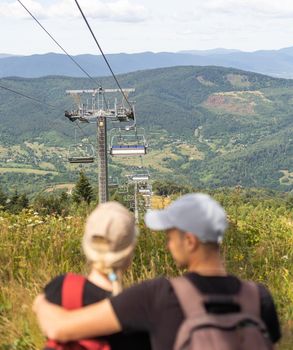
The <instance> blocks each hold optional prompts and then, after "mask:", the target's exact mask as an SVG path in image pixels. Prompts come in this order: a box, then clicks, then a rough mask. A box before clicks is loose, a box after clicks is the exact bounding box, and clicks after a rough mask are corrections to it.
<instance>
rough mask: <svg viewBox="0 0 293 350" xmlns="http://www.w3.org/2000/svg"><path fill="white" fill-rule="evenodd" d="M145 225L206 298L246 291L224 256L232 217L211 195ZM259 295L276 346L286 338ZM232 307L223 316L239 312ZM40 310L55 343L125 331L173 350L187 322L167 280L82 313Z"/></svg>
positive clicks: (267, 300) (41, 303) (178, 204)
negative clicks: (161, 233)
mask: <svg viewBox="0 0 293 350" xmlns="http://www.w3.org/2000/svg"><path fill="white" fill-rule="evenodd" d="M145 222H146V225H147V226H148V227H149V228H151V229H153V230H166V233H167V246H168V249H169V251H170V252H171V254H172V257H173V258H174V260H175V262H176V263H177V265H178V266H180V267H183V268H187V271H188V272H187V273H186V274H185V276H186V278H188V280H189V281H191V283H193V284H194V285H195V286H196V287H197V288H198V289H199V290H200V291H201V293H203V294H209V295H210V294H216V295H219V294H220V295H224V296H227V295H228V296H229V295H234V294H237V293H238V292H239V291H240V289H241V281H240V280H239V279H238V278H237V277H235V276H231V275H228V274H227V272H226V270H225V266H224V264H223V262H222V258H221V255H220V249H219V244H220V242H221V241H222V239H223V235H224V232H225V230H226V228H227V219H226V214H225V211H224V209H223V208H222V207H221V206H220V205H219V204H218V203H217V202H216V201H214V200H213V199H212V198H211V197H210V196H208V195H205V194H200V193H197V194H188V195H185V196H183V197H181V198H180V199H178V200H176V201H174V202H173V203H172V204H171V205H170V206H169V207H167V208H166V209H164V210H152V211H149V212H148V213H147V214H146V217H145ZM258 290H259V295H260V305H261V310H260V314H261V318H262V320H263V322H264V323H265V324H266V326H267V329H268V332H269V335H270V338H271V340H272V342H274V343H275V342H277V341H278V340H279V339H280V337H281V335H280V327H279V321H278V317H277V314H276V310H275V307H274V303H273V300H272V297H271V295H270V293H269V292H268V290H267V289H266V288H265V287H264V286H262V285H259V286H258ZM191 302H192V301H191ZM227 307H228V310H220V312H222V311H223V312H235V310H229V305H228V306H227ZM34 308H35V311H36V313H37V316H38V319H39V323H40V326H41V328H42V330H43V331H44V333H45V334H46V335H47V336H48V337H50V338H52V339H57V340H60V341H68V340H76V339H79V338H84V337H89V336H97V335H107V334H111V333H115V332H119V331H121V330H135V331H141V330H144V331H147V332H148V333H149V334H150V336H151V342H152V348H153V349H154V350H169V349H170V350H171V349H172V348H173V346H174V342H175V338H176V334H177V331H178V329H179V327H180V325H181V323H182V321H183V320H184V315H183V311H182V310H181V307H180V305H179V301H178V299H177V297H176V296H175V292H174V290H173V288H172V287H171V284H170V282H169V281H168V279H166V278H163V277H161V278H157V279H154V280H150V281H146V282H143V283H141V284H138V285H136V286H133V287H131V288H129V289H128V290H125V291H124V292H122V293H121V294H120V295H118V296H115V297H113V298H111V299H108V300H105V301H102V302H100V303H97V304H95V305H93V306H89V307H85V308H83V309H81V310H77V311H66V310H63V309H61V308H60V307H57V306H55V305H51V304H50V303H48V302H47V301H45V299H44V297H43V296H39V297H38V298H37V299H36V301H35V306H34ZM236 311H237V310H236ZM210 312H219V310H210Z"/></svg>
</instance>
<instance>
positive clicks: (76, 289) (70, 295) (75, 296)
mask: <svg viewBox="0 0 293 350" xmlns="http://www.w3.org/2000/svg"><path fill="white" fill-rule="evenodd" d="M85 282H86V279H85V277H84V276H82V275H76V274H73V273H68V274H67V275H66V276H65V278H64V281H63V285H62V294H61V301H62V306H63V307H64V308H65V309H68V310H73V309H78V308H80V307H82V306H83V300H82V299H83V290H84V285H85Z"/></svg>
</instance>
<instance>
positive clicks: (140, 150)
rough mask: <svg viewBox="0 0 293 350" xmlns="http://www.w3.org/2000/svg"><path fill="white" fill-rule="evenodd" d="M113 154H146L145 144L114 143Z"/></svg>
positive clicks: (111, 152)
mask: <svg viewBox="0 0 293 350" xmlns="http://www.w3.org/2000/svg"><path fill="white" fill-rule="evenodd" d="M110 154H111V155H112V156H141V155H145V154H146V146H145V145H112V147H111V149H110Z"/></svg>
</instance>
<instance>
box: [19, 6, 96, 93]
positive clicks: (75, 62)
mask: <svg viewBox="0 0 293 350" xmlns="http://www.w3.org/2000/svg"><path fill="white" fill-rule="evenodd" d="M17 1H18V2H19V3H20V5H21V6H22V7H23V8H24V9H25V10H26V11H27V13H28V14H29V15H30V16H31V17H32V18H33V19H34V20H35V21H36V22H37V24H38V25H39V26H40V27H41V28H42V29H43V30H44V31H45V33H46V34H47V35H48V36H49V37H50V38H51V39H52V40H53V41H54V43H55V44H56V45H57V46H58V47H59V48H60V49H61V50H62V51H63V52H64V53H65V54H66V55H67V57H68V58H70V59H71V61H72V62H73V63H74V64H76V65H77V66H78V68H79V69H80V70H81V71H82V72H83V73H84V74H85V75H86V76H87V77H88V78H89V79H90V80H91V81H93V82H94V83H95V86H96V85H97V86H100V83H99V82H98V81H96V80H95V79H94V78H93V77H92V76H91V75H90V74H89V73H88V72H87V71H86V70H85V69H84V68H83V67H82V66H81V65H80V64H79V63H78V62H77V61H76V60H75V59H74V58H73V57H72V56H71V55H70V54H69V53H68V52H67V51H66V50H65V49H64V48H63V47H62V46H61V45H60V44H59V43H58V41H57V40H56V39H55V38H54V37H53V36H52V35H51V34H50V33H49V32H48V31H47V29H46V28H45V27H44V26H43V25H42V24H41V23H40V21H39V20H38V19H37V18H36V17H35V16H34V15H33V14H32V13H31V12H30V10H29V9H28V8H27V7H26V6H25V5H24V4H23V3H22V2H21V1H20V0H17Z"/></svg>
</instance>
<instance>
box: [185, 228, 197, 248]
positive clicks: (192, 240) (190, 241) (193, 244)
mask: <svg viewBox="0 0 293 350" xmlns="http://www.w3.org/2000/svg"><path fill="white" fill-rule="evenodd" d="M185 240H186V244H187V249H188V250H189V251H190V252H192V251H195V250H197V248H198V247H199V240H198V238H197V237H196V236H195V235H194V234H192V233H190V232H185Z"/></svg>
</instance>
